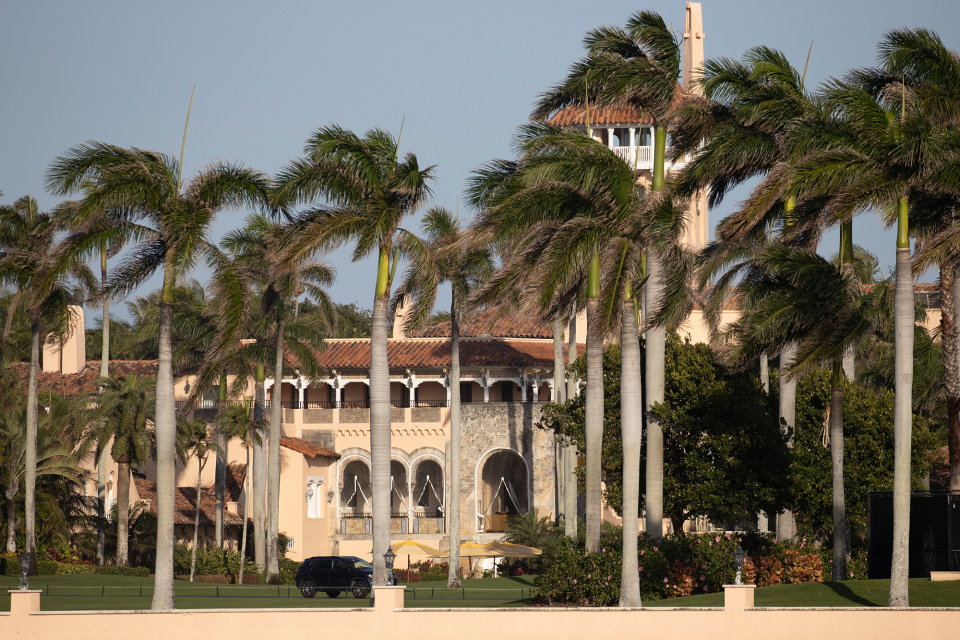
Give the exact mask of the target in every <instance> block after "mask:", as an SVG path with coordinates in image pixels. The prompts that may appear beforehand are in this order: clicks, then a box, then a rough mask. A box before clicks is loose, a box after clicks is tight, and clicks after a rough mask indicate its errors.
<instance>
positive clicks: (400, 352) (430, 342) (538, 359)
mask: <svg viewBox="0 0 960 640" xmlns="http://www.w3.org/2000/svg"><path fill="white" fill-rule="evenodd" d="M583 348H584V347H583V346H582V345H581V346H580V347H579V349H581V351H580V352H581V353H582V352H583V351H582V349H583ZM564 354H566V346H564ZM318 359H319V360H320V364H321V365H322V366H324V367H332V368H341V367H342V368H363V369H366V368H369V367H370V340H369V339H367V340H328V341H327V350H326V351H324V352H323V353H321V354H320V355H319V356H318ZM387 360H388V362H389V363H390V366H391V367H449V366H450V342H449V341H448V340H444V339H442V338H407V339H404V340H390V341H388V342H387ZM460 366H461V367H552V366H553V341H552V340H504V339H498V338H489V339H484V338H467V339H465V340H461V342H460Z"/></svg>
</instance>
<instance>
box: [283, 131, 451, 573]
mask: <svg viewBox="0 0 960 640" xmlns="http://www.w3.org/2000/svg"><path fill="white" fill-rule="evenodd" d="M304 153H305V157H304V158H302V159H299V160H296V161H294V162H293V163H292V164H290V165H289V166H287V167H286V168H284V169H283V170H282V171H281V172H280V174H279V175H278V176H277V180H276V181H277V187H276V190H275V195H276V201H278V202H281V203H283V204H284V205H289V206H292V205H294V204H296V203H303V202H314V201H317V200H322V201H324V205H323V206H320V207H317V208H314V209H311V210H308V211H305V212H303V213H301V214H299V215H298V216H297V217H296V218H295V219H294V222H293V224H292V227H291V229H290V237H291V238H292V240H291V242H290V245H289V259H290V260H299V259H302V258H304V257H306V256H308V255H310V254H313V253H316V252H325V251H327V250H328V249H330V248H333V247H335V246H339V245H341V244H343V243H345V242H348V241H351V240H354V241H356V248H355V249H354V252H353V257H354V259H355V260H359V259H362V258H365V257H367V256H369V255H370V254H372V253H376V255H377V279H376V285H375V287H374V301H373V327H372V331H371V338H370V456H371V467H372V470H371V471H372V484H373V488H372V491H373V569H374V579H373V583H374V584H375V585H385V584H386V583H387V573H386V565H385V564H384V560H383V554H385V553H386V552H387V549H388V547H389V546H390V370H389V367H388V362H387V323H388V317H387V306H388V303H389V300H390V286H391V283H392V279H393V275H394V271H395V270H396V257H394V258H393V264H392V265H391V256H394V254H395V251H394V249H395V247H394V240H395V238H396V234H397V229H398V228H399V226H400V223H401V222H402V221H403V219H404V218H405V217H407V216H408V215H410V214H412V213H415V212H416V211H417V210H418V209H420V207H421V206H423V204H424V202H425V201H426V199H427V198H428V197H429V196H430V195H431V191H430V187H429V186H428V184H427V183H428V182H429V181H430V180H433V178H434V167H432V166H430V167H424V168H420V165H419V162H418V161H417V157H416V155H414V154H413V153H407V154H406V155H405V156H404V158H403V160H400V158H399V153H400V149H399V141H398V140H396V139H394V138H393V136H392V135H390V134H389V133H388V132H386V131H384V130H382V129H373V130H371V131H368V132H367V133H366V134H365V135H364V136H363V137H362V138H361V137H360V136H358V135H356V134H355V133H353V132H352V131H348V130H346V129H343V128H341V127H338V126H336V125H329V126H326V127H321V128H320V129H318V130H317V131H316V132H315V133H314V134H313V135H312V136H311V137H310V138H309V139H308V140H307V142H306V145H305V148H304Z"/></svg>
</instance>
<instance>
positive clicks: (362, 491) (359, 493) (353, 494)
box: [340, 458, 371, 514]
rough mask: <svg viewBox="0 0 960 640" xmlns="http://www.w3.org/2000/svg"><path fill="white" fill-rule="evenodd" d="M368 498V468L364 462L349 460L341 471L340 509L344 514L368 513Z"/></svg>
mask: <svg viewBox="0 0 960 640" xmlns="http://www.w3.org/2000/svg"><path fill="white" fill-rule="evenodd" d="M370 497H371V486H370V467H369V466H367V462H366V460H362V459H359V458H357V459H354V460H351V461H350V462H348V463H347V466H346V467H344V469H343V481H342V485H341V488H340V507H341V508H342V509H343V510H344V513H351V514H356V513H370Z"/></svg>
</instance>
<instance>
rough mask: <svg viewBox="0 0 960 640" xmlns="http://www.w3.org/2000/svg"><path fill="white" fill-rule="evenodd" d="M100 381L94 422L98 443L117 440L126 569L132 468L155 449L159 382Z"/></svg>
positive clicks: (120, 547)
mask: <svg viewBox="0 0 960 640" xmlns="http://www.w3.org/2000/svg"><path fill="white" fill-rule="evenodd" d="M97 382H98V384H99V385H100V388H101V389H102V391H101V393H100V395H99V396H98V397H97V398H96V399H95V402H96V405H95V406H94V407H93V408H92V409H91V412H90V413H91V415H90V419H91V422H93V423H95V424H97V425H99V429H98V431H99V433H98V434H97V441H98V442H100V443H107V442H109V441H110V439H111V438H113V447H112V448H111V450H110V455H111V456H112V457H113V459H114V460H115V461H116V462H117V465H118V469H117V566H120V567H125V566H127V559H128V549H127V534H128V523H129V515H130V466H131V465H138V464H145V463H146V462H147V460H149V458H150V454H151V452H152V449H153V434H152V432H151V431H150V430H149V429H148V428H147V423H149V422H153V420H154V417H155V399H154V388H155V387H156V380H155V379H154V378H150V377H145V378H138V377H137V376H136V375H134V374H130V375H128V376H125V377H120V376H116V377H112V378H100V379H99V380H98V381H97ZM98 542H99V541H98ZM98 546H99V544H98Z"/></svg>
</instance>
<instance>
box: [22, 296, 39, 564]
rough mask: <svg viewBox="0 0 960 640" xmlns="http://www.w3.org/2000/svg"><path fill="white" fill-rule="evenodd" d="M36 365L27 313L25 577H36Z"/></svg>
mask: <svg viewBox="0 0 960 640" xmlns="http://www.w3.org/2000/svg"><path fill="white" fill-rule="evenodd" d="M39 366H40V314H39V312H37V311H33V312H31V314H30V381H29V382H28V384H27V451H26V456H25V458H26V461H25V473H24V485H25V494H26V505H25V507H24V511H25V515H26V520H25V523H24V526H25V528H26V549H25V551H26V553H29V554H30V570H29V571H28V572H27V575H30V576H35V575H37V551H36V546H37V540H36V518H37V421H38V418H39V416H38V412H39V406H38V398H37V369H38V368H39Z"/></svg>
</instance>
